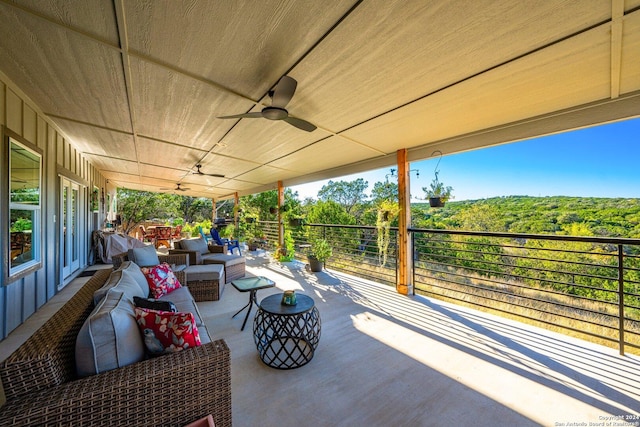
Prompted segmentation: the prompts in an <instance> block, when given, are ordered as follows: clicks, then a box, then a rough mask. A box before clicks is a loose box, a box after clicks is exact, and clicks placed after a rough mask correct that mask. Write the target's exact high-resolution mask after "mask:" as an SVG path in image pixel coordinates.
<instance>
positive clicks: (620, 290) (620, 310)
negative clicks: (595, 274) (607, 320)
mask: <svg viewBox="0 0 640 427" xmlns="http://www.w3.org/2000/svg"><path fill="white" fill-rule="evenodd" d="M618 316H619V322H620V323H619V332H618V336H619V346H620V355H621V356H624V252H623V250H622V245H621V244H619V245H618Z"/></svg>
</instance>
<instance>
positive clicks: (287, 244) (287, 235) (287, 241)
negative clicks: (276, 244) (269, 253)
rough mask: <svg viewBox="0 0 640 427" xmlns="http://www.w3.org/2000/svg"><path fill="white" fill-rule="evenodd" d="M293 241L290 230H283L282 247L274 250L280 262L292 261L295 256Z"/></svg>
mask: <svg viewBox="0 0 640 427" xmlns="http://www.w3.org/2000/svg"><path fill="white" fill-rule="evenodd" d="M295 251H296V247H295V241H294V240H293V236H292V234H291V231H290V230H285V231H284V247H282V248H278V250H276V254H275V258H276V259H277V260H278V261H280V262H289V261H293V259H294V258H295Z"/></svg>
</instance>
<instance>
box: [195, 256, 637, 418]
mask: <svg viewBox="0 0 640 427" xmlns="http://www.w3.org/2000/svg"><path fill="white" fill-rule="evenodd" d="M247 272H248V274H251V275H256V276H259V275H260V276H266V277H269V278H271V279H273V280H274V281H275V282H276V286H277V287H276V288H274V289H266V290H261V291H259V292H258V301H260V300H261V299H262V298H264V297H266V296H268V295H271V294H273V293H279V292H282V291H283V290H287V289H295V290H296V291H297V292H302V293H304V294H307V295H309V296H311V297H313V298H314V300H315V302H316V306H317V307H318V309H319V311H320V315H321V318H322V336H321V339H320V343H319V345H318V348H317V350H316V354H315V356H314V358H313V360H312V361H311V362H310V363H309V364H307V365H305V366H303V367H301V368H298V369H294V370H289V371H282V370H278V369H273V368H270V367H268V366H266V365H264V364H263V363H262V361H261V360H260V359H259V357H258V354H257V351H256V346H255V344H254V342H253V335H252V324H251V319H253V315H254V314H255V311H256V309H255V308H254V309H253V311H252V314H251V317H250V318H249V319H250V320H249V323H248V325H247V327H246V328H245V330H244V331H243V332H241V331H240V327H241V325H242V320H243V316H241V315H238V316H236V318H235V319H231V315H232V314H233V313H235V312H236V310H237V309H239V308H240V307H242V306H243V305H244V304H245V303H246V301H247V299H248V294H246V293H244V294H243V293H240V292H238V291H236V289H234V288H233V286H231V285H230V284H229V285H227V286H226V288H225V291H224V293H223V295H222V298H221V300H220V301H213V302H204V303H200V304H199V307H200V308H201V312H202V315H203V316H204V318H205V322H206V323H207V326H208V327H210V328H211V330H212V331H213V333H214V335H215V336H217V337H222V338H224V339H225V340H226V341H227V343H228V344H229V347H230V348H231V356H232V362H231V366H232V389H233V421H234V425H237V426H242V427H244V426H301V425H315V426H391V425H393V426H442V425H456V426H458V425H470V424H472V425H483V426H516V425H517V426H526V425H546V426H560V425H572V424H571V423H576V424H573V425H589V424H588V423H589V422H591V423H604V424H602V425H607V424H606V423H607V422H612V424H609V425H625V424H615V422H617V423H620V422H623V421H626V422H627V423H628V424H626V425H640V418H634V417H638V416H639V415H640V358H638V357H637V356H619V355H618V353H617V351H616V350H614V349H610V348H606V347H602V346H599V345H595V344H591V343H588V342H585V341H582V340H578V339H574V338H571V337H567V336H565V335H561V334H557V333H553V332H549V331H546V330H543V329H539V328H535V327H532V326H529V325H525V324H522V323H519V322H515V321H511V320H507V319H503V318H500V317H496V316H492V315H488V314H485V313H482V312H478V311H475V310H472V309H467V308H463V307H459V306H456V305H453V304H448V303H444V302H441V301H438V300H432V299H428V298H424V297H420V296H415V297H407V296H403V295H399V294H397V293H396V292H395V290H393V289H391V288H389V287H388V286H384V285H380V284H376V283H373V282H370V281H367V280H363V279H359V278H355V277H353V276H349V275H344V274H339V273H336V272H331V271H328V272H323V273H310V272H307V271H306V270H305V268H304V264H302V263H282V264H280V263H277V262H273V261H272V258H270V257H269V256H268V255H267V254H264V253H263V254H261V255H258V256H252V257H250V258H249V259H248V267H247ZM242 314H244V313H242ZM614 417H622V418H624V417H629V418H630V419H626V420H624V419H620V420H618V421H615V419H614ZM580 423H585V424H580ZM591 425H597V424H591Z"/></svg>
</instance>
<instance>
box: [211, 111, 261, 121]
mask: <svg viewBox="0 0 640 427" xmlns="http://www.w3.org/2000/svg"><path fill="white" fill-rule="evenodd" d="M218 118H219V119H259V118H262V113H261V112H256V113H244V114H234V115H233V116H221V117H218Z"/></svg>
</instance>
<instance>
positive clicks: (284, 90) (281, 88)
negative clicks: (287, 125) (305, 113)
mask: <svg viewBox="0 0 640 427" xmlns="http://www.w3.org/2000/svg"><path fill="white" fill-rule="evenodd" d="M297 86H298V82H297V81H296V80H295V79H294V78H293V77H289V76H282V78H281V79H280V81H279V82H278V84H277V85H276V87H275V89H273V96H272V101H271V106H272V107H276V108H284V107H285V106H286V105H287V104H288V103H289V101H291V98H292V97H293V94H294V93H295V92H296V87H297Z"/></svg>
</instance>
